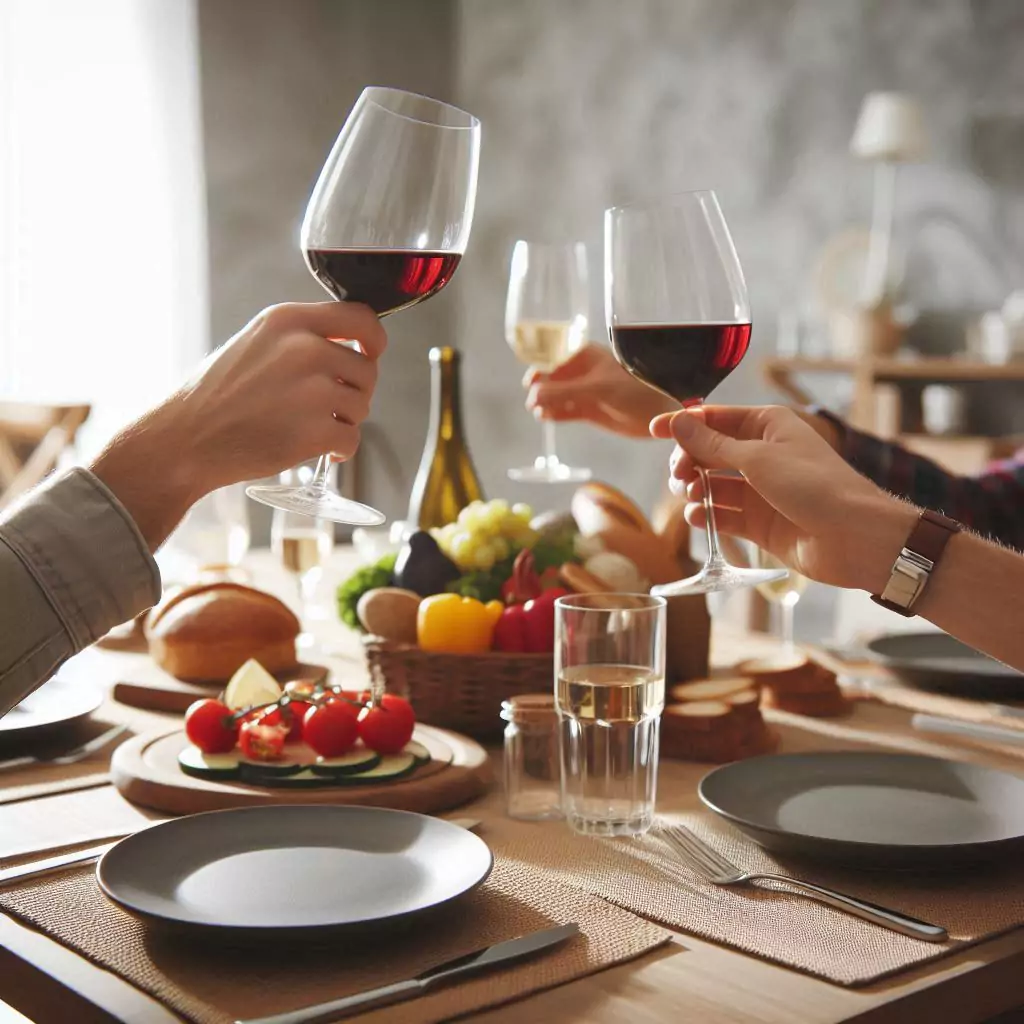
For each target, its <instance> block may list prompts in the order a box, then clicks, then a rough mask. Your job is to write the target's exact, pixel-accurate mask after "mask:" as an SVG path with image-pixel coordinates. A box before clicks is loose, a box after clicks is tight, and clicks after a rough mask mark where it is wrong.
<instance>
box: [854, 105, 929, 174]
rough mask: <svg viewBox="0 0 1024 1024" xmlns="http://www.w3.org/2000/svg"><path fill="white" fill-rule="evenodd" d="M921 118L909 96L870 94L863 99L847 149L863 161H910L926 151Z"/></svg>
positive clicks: (918, 107) (926, 143)
mask: <svg viewBox="0 0 1024 1024" xmlns="http://www.w3.org/2000/svg"><path fill="white" fill-rule="evenodd" d="M927 146H928V141H927V138H926V136H925V130H924V118H923V117H922V115H921V108H920V106H919V105H918V103H917V100H916V99H914V97H913V96H908V95H907V94H906V93H899V92H872V93H868V95H867V96H865V97H864V103H863V104H862V106H861V108H860V117H859V118H858V119H857V127H856V129H855V130H854V133H853V138H852V139H851V141H850V149H851V150H852V151H853V153H855V154H856V155H857V156H859V157H862V158H863V159H865V160H892V161H912V160H918V159H920V158H921V157H922V156H923V155H924V153H925V150H926V149H927Z"/></svg>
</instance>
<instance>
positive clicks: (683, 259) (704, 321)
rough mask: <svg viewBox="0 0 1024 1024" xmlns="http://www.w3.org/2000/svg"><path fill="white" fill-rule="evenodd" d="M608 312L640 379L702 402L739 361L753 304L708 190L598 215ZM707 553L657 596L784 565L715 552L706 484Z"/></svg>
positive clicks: (623, 355) (746, 581) (738, 580)
mask: <svg viewBox="0 0 1024 1024" xmlns="http://www.w3.org/2000/svg"><path fill="white" fill-rule="evenodd" d="M604 231H605V275H604V276H605V315H606V319H607V321H608V330H609V333H610V335H611V342H612V351H613V352H614V353H615V356H616V358H617V359H618V360H619V362H620V363H622V365H623V366H624V367H625V368H626V369H627V370H628V371H629V372H630V373H631V374H632V375H633V376H634V377H636V378H637V379H638V380H640V381H643V382H644V383H645V384H648V385H650V386H651V387H653V388H656V389H657V390H658V391H660V392H662V393H663V394H665V395H667V396H669V397H670V398H672V399H674V400H675V401H676V402H678V403H679V404H680V405H681V406H682V407H683V408H694V407H696V406H700V405H701V404H702V403H703V402H704V400H705V399H706V398H707V396H708V395H709V394H710V393H711V391H713V390H714V389H715V388H716V387H717V386H718V385H719V384H721V383H722V381H723V380H725V378H726V377H727V376H728V375H729V374H730V373H731V372H732V371H733V370H734V369H736V367H737V366H738V365H739V364H740V361H741V360H742V359H743V357H744V355H746V352H747V346H748V345H749V343H750V304H749V300H748V298H747V287H746V283H745V282H744V280H743V270H742V268H741V267H740V262H739V258H738V257H737V255H736V249H735V247H734V246H733V243H732V238H731V237H730V235H729V228H728V226H727V225H726V222H725V217H724V216H723V215H722V210H721V208H720V207H719V205H718V199H717V198H716V196H715V194H714V192H686V193H682V194H679V195H674V196H668V197H666V198H664V199H660V200H656V201H654V202H650V203H637V204H635V205H632V206H623V207H618V208H613V209H610V210H607V211H606V212H605V221H604ZM699 472H700V475H701V479H702V481H703V484H704V495H705V497H704V500H705V505H706V508H707V531H708V559H707V562H706V563H705V565H704V568H703V569H701V571H700V572H699V573H697V575H696V576H691V577H690V578H689V579H685V580H680V581H678V582H675V583H668V584H664V585H662V586H658V587H655V588H654V589H653V590H652V591H651V592H652V593H653V594H656V595H660V596H662V597H673V596H676V595H679V594H699V593H708V592H710V591H723V590H735V589H738V588H740V587H753V586H757V585H758V584H763V583H769V582H771V581H772V580H777V579H781V578H782V577H784V576H785V575H786V570H785V569H758V568H738V567H736V566H733V565H730V564H729V562H728V561H726V559H725V557H724V555H723V554H722V552H721V549H720V547H719V543H718V531H717V528H716V526H715V516H714V507H713V505H712V501H711V487H710V483H709V481H708V477H707V474H706V472H705V470H704V469H699Z"/></svg>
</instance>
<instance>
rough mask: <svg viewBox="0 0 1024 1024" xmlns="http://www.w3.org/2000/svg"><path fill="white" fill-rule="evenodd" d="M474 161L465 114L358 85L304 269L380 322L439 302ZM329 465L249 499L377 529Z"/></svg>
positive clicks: (469, 203) (305, 226)
mask: <svg viewBox="0 0 1024 1024" xmlns="http://www.w3.org/2000/svg"><path fill="white" fill-rule="evenodd" d="M479 158H480V122H479V121H478V120H477V119H476V118H475V117H473V116H472V115H471V114H467V113H466V112H465V111H464V110H459V109H458V108H457V107H453V106H450V105H449V104H447V103H441V102H439V101H438V100H433V99H430V98H429V97H426V96H419V95H417V94H416V93H411V92H404V91H403V90H401V89H385V88H377V87H371V88H368V89H364V90H363V92H362V94H361V95H360V97H359V99H358V100H357V101H356V104H355V106H354V107H353V108H352V110H351V111H350V113H349V115H348V118H347V119H346V120H345V124H344V125H343V126H342V129H341V133H340V134H339V135H338V138H337V140H336V141H335V143H334V146H333V148H332V149H331V152H330V155H329V156H328V158H327V162H326V163H325V164H324V167H323V170H322V171H321V172H320V177H319V179H318V180H317V183H316V186H315V188H314V189H313V194H312V196H311V197H310V200H309V205H308V206H307V207H306V216H305V219H304V220H303V222H302V231H301V238H300V244H301V247H302V251H303V255H304V257H305V260H306V265H307V266H308V267H309V270H310V273H311V274H313V276H314V277H315V278H316V279H317V280H318V281H319V282H320V284H322V285H323V287H324V288H325V289H326V290H327V291H328V292H329V293H330V294H331V295H332V296H333V297H334V298H335V299H338V300H339V301H342V302H363V303H366V305H368V306H369V307H370V308H371V309H372V310H373V311H374V312H375V313H376V314H377V315H378V316H381V317H383V316H387V315H388V314H390V313H395V312H397V311H399V310H402V309H407V308H409V307H410V306H413V305H416V304H417V303H419V302H423V301H424V300H425V299H429V298H430V297H431V296H432V295H436V294H437V293H438V292H439V291H440V290H441V289H442V288H444V287H445V285H447V284H448V282H449V281H450V280H451V278H452V275H453V274H454V273H455V270H456V268H457V267H458V265H459V261H460V260H461V259H462V254H463V253H464V252H465V251H466V243H467V242H468V241H469V231H470V227H471V225H472V223H473V210H474V207H475V203H476V183H477V169H478V165H479ZM337 340H340V341H345V340H346V339H337ZM341 383H342V384H343V382H341ZM330 469H331V457H330V455H324V456H322V457H321V459H320V461H319V462H318V463H317V467H316V472H315V473H314V475H313V477H312V479H311V480H310V481H309V482H308V483H304V484H302V485H301V486H284V485H280V484H274V485H270V484H257V485H254V486H252V487H250V488H249V489H248V491H247V493H248V494H249V496H250V497H251V498H254V499H255V500H257V501H261V502H263V503H264V504H266V505H271V506H273V507H274V508H278V509H284V510H287V511H290V512H296V513H299V514H300V515H306V516H313V517H315V518H320V519H330V520H333V521H334V522H339V523H353V524H355V525H358V526H377V525H379V524H380V523H382V522H384V516H383V515H382V514H381V513H380V512H378V511H377V510H376V509H373V508H369V507H368V506H366V505H362V504H360V503H359V502H355V501H350V500H349V499H347V498H343V497H341V495H339V494H338V493H336V492H335V491H334V490H333V489H332V488H331V486H330V483H329V476H330Z"/></svg>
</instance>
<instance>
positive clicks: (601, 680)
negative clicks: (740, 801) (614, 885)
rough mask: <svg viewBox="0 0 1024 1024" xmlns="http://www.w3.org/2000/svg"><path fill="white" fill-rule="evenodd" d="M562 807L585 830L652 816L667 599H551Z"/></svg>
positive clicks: (632, 830) (639, 824)
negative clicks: (552, 600)
mask: <svg viewBox="0 0 1024 1024" xmlns="http://www.w3.org/2000/svg"><path fill="white" fill-rule="evenodd" d="M555 706H556V710H557V711H558V716H559V719H560V726H561V762H562V763H561V782H562V810H563V812H564V814H565V818H566V820H567V821H568V822H569V826H570V827H571V828H572V829H573V830H574V831H576V832H580V833H582V834H584V835H599V836H622V835H640V834H642V833H644V832H646V831H648V829H650V827H651V825H652V824H653V823H654V801H655V791H656V786H657V778H658V733H659V728H660V724H661V712H662V710H663V708H664V707H665V599H664V598H661V597H651V596H649V595H637V594H577V595H572V596H570V597H561V598H559V599H558V602H557V603H556V606H555Z"/></svg>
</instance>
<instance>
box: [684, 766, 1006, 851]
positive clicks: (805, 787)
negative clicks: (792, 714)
mask: <svg viewBox="0 0 1024 1024" xmlns="http://www.w3.org/2000/svg"><path fill="white" fill-rule="evenodd" d="M698 791H699V793H700V798H701V800H703V801H704V803H705V804H706V805H707V806H708V807H709V808H711V810H713V811H715V812H716V813H717V814H720V815H721V816H722V817H723V818H727V819H728V820H729V821H731V822H732V823H733V824H734V825H736V826H737V827H738V828H740V829H742V830H743V831H744V832H746V833H747V834H748V835H750V836H753V838H754V839H756V840H757V841H758V842H759V843H760V844H761V845H762V846H764V847H766V848H767V849H769V850H774V851H777V852H779V853H784V854H791V855H795V856H799V857H809V858H814V859H820V860H830V861H835V862H840V863H843V864H845V865H847V866H849V867H882V866H888V867H924V866H929V867H943V866H946V865H950V864H953V863H957V862H960V863H962V862H965V861H979V860H988V859H992V858H995V857H998V856H1002V855H1003V854H1007V853H1011V852H1016V853H1018V854H1019V853H1020V852H1022V851H1024V779H1022V778H1020V777H1018V776H1016V775H1009V774H1007V773H1005V772H997V771H993V770H991V769H988V768H981V767H979V766H977V765H972V764H959V763H957V762H954V761H943V760H940V759H939V758H934V757H918V756H916V755H914V754H875V753H855V752H836V753H820V754H770V755H767V756H765V757H753V758H749V759H748V760H746V761H736V762H734V763H733V764H729V765H725V766H723V767H721V768H716V769H715V770H714V771H712V772H709V773H708V774H707V775H705V776H704V778H703V779H702V780H701V783H700V787H699V790H698Z"/></svg>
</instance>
